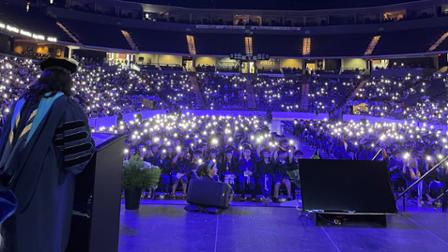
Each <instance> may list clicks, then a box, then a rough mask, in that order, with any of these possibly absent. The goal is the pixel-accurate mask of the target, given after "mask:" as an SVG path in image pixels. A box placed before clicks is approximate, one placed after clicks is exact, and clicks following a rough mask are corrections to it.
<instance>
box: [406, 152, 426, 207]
mask: <svg viewBox="0 0 448 252" xmlns="http://www.w3.org/2000/svg"><path fill="white" fill-rule="evenodd" d="M416 155H417V153H416V152H415V151H413V152H412V154H410V156H409V157H407V156H406V157H405V159H406V161H405V163H404V166H403V174H405V177H406V180H407V183H408V186H409V185H411V184H412V183H414V182H415V181H417V180H418V179H419V178H420V177H421V173H420V169H419V162H418V157H417V156H416ZM422 202H423V181H420V183H419V184H418V185H417V204H418V205H419V206H421V205H422Z"/></svg>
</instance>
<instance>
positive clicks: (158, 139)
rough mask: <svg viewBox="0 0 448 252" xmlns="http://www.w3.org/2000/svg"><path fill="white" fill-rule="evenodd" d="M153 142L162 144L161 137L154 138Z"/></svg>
mask: <svg viewBox="0 0 448 252" xmlns="http://www.w3.org/2000/svg"><path fill="white" fill-rule="evenodd" d="M152 141H153V142H154V143H158V142H160V138H159V137H154V138H153V139H152Z"/></svg>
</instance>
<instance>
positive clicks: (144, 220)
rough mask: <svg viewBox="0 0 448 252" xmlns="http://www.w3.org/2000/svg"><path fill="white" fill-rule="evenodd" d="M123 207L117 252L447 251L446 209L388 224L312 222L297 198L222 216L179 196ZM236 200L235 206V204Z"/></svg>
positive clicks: (239, 206)
mask: <svg viewBox="0 0 448 252" xmlns="http://www.w3.org/2000/svg"><path fill="white" fill-rule="evenodd" d="M167 202H168V201H160V203H158V204H157V201H143V202H142V203H143V204H142V206H141V208H140V210H139V211H127V210H125V209H124V206H122V210H121V227H120V244H119V251H120V252H130V251H138V252H144V251H154V252H165V251H166V252H176V251H185V252H190V251H191V252H196V251H207V252H209V251H210V252H216V251H222V252H230V251H232V252H234V251H249V252H265V251H266V252H268V251H269V252H271V251H279V252H287V251H291V252H292V251H294V252H296V251H394V252H396V251H407V252H409V251H431V252H437V251H440V252H442V251H448V213H441V212H440V209H438V210H434V209H432V208H429V207H428V208H416V207H412V206H411V207H409V208H408V209H409V211H408V212H406V213H404V214H401V213H400V214H397V215H394V216H388V227H387V228H383V227H375V226H374V225H370V226H369V225H367V224H366V225H348V226H315V224H314V220H313V218H312V217H311V216H307V215H305V214H302V212H301V211H298V210H297V209H296V208H295V207H293V206H294V205H295V202H290V203H284V205H283V206H280V207H271V206H268V207H263V206H260V204H252V203H234V206H232V207H231V208H230V209H229V210H227V211H225V212H224V213H222V214H220V215H211V214H202V213H188V212H186V211H185V210H184V209H183V203H182V202H181V201H172V202H171V203H167ZM235 204H236V205H235Z"/></svg>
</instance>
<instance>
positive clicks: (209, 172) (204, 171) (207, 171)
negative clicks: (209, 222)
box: [185, 161, 233, 213]
mask: <svg viewBox="0 0 448 252" xmlns="http://www.w3.org/2000/svg"><path fill="white" fill-rule="evenodd" d="M198 175H199V178H198V179H205V180H209V181H212V182H214V183H221V182H219V181H218V166H217V164H216V162H213V161H209V162H208V163H207V164H206V165H202V166H201V167H200V168H199V170H198ZM225 185H226V186H228V187H229V188H230V185H228V184H225ZM230 190H231V193H230V199H229V200H230V201H232V198H233V190H232V189H231V188H230ZM185 210H186V211H189V212H198V211H200V212H208V213H220V212H221V211H222V210H223V209H220V208H217V207H210V206H203V205H196V204H188V205H187V206H185Z"/></svg>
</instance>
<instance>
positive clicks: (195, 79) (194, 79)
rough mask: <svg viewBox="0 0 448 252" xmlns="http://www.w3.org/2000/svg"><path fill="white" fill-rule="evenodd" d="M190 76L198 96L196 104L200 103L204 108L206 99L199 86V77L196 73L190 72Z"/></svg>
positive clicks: (199, 105) (200, 106)
mask: <svg viewBox="0 0 448 252" xmlns="http://www.w3.org/2000/svg"><path fill="white" fill-rule="evenodd" d="M188 77H189V80H190V83H191V86H192V87H193V92H194V94H195V96H196V104H197V105H198V107H199V108H204V107H205V100H204V97H203V96H202V91H201V87H200V86H199V81H198V77H197V76H196V74H194V73H190V74H189V75H188Z"/></svg>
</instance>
